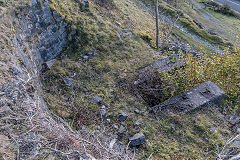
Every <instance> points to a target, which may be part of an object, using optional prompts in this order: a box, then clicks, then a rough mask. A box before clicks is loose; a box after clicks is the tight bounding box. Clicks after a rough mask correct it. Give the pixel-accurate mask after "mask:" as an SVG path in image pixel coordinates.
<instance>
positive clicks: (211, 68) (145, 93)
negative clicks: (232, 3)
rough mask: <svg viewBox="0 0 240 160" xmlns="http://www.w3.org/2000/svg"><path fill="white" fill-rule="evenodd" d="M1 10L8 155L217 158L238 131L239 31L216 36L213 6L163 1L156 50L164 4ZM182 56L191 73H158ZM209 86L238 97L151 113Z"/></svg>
mask: <svg viewBox="0 0 240 160" xmlns="http://www.w3.org/2000/svg"><path fill="white" fill-rule="evenodd" d="M196 3H197V2H196ZM0 4H1V5H2V6H1V8H0V11H1V15H0V18H1V19H0V24H1V25H0V27H1V30H0V37H1V39H0V42H1V44H0V49H1V54H0V78H1V79H0V86H1V87H0V96H1V99H0V107H1V112H0V117H1V120H0V122H1V130H0V143H4V144H6V145H3V146H1V147H0V153H1V154H0V158H2V157H3V158H6V159H14V158H16V159H94V158H96V159H147V158H149V159H150V158H152V159H216V157H217V156H218V155H221V153H220V152H221V151H222V149H224V145H225V142H226V141H227V140H228V139H229V138H230V137H232V136H233V135H235V134H237V128H238V127H240V126H239V124H238V121H239V118H238V117H239V109H238V108H239V101H240V94H239V93H240V90H239V85H240V83H239V82H240V81H239V76H238V75H239V72H240V71H239V68H240V67H239V58H240V56H239V53H240V51H239V48H238V47H234V46H233V45H232V44H230V43H229V42H228V41H227V39H228V38H229V37H230V38H232V39H231V41H233V40H235V37H231V36H230V35H231V34H225V32H224V33H220V32H219V33H220V34H217V35H212V34H210V32H208V31H207V30H206V28H210V27H209V26H211V27H214V26H215V25H216V24H215V23H212V24H211V23H209V19H204V18H203V17H204V16H203V15H202V14H201V13H200V12H204V13H205V11H203V10H202V8H198V9H195V10H191V9H190V8H189V6H190V4H188V3H182V5H181V8H180V9H177V8H176V7H174V5H172V4H168V3H166V2H161V3H160V6H159V7H160V9H161V10H162V11H164V13H161V16H160V17H161V23H160V42H161V50H156V49H155V48H154V46H155V42H154V40H155V32H156V31H155V18H154V12H153V9H152V8H154V4H153V1H152V0H144V1H139V0H110V1H106V0H89V1H85V0H83V1H82V0H64V1H63V0H49V1H47V0H39V1H37V0H31V1H27V0H26V1H25V0H22V1H19V2H15V1H8V2H5V1H4V2H1V0H0ZM197 4H198V3H197ZM199 5H200V4H199ZM207 11H208V12H211V10H207ZM211 13H212V14H213V15H215V16H216V18H217V19H218V18H219V17H218V16H220V15H221V14H219V13H215V12H211ZM175 15H179V19H178V21H176V22H175V20H176V19H175V18H176V17H175ZM193 15H197V16H196V17H197V18H196V17H195V19H194V16H193ZM164 17H165V18H164ZM223 17H224V18H225V20H229V19H230V18H229V17H228V16H223ZM231 18H232V17H231ZM215 20H216V19H215ZM225 20H224V21H223V23H225V22H226V21H225ZM196 21H197V22H198V21H199V22H200V23H201V24H203V26H206V27H205V28H201V27H199V24H198V23H197V22H196ZM216 21H217V20H216ZM173 23H174V24H173ZM226 23H227V22H226ZM236 23H238V21H236ZM228 25H231V24H228ZM224 26H225V27H227V25H224ZM229 30H230V31H232V32H233V33H232V34H237V33H239V31H238V30H236V28H235V27H234V26H232V28H231V29H229ZM169 35H171V36H169ZM168 36H169V37H170V38H169V39H168V40H166V38H168ZM204 45H205V47H206V48H207V49H206V50H205V49H204ZM218 45H219V46H220V49H218V47H217V46H218ZM227 46H230V49H226V50H223V49H224V47H227ZM197 47H200V48H197ZM215 49H216V50H215ZM181 50H182V51H181ZM214 50H215V51H221V52H220V53H221V55H220V54H219V53H214V52H213V51H214ZM188 52H190V53H191V54H188ZM182 53H184V54H183V55H184V56H182ZM176 55H179V57H180V58H182V59H183V60H184V61H185V63H184V67H181V68H177V69H175V70H173V71H172V72H167V73H163V72H162V70H161V69H162V68H157V69H156V68H154V67H153V68H151V67H149V66H151V64H153V63H154V62H159V61H161V60H162V59H165V58H166V57H167V56H168V57H169V61H170V62H169V64H172V63H173V64H174V63H175V62H176V61H178V59H176ZM193 55H195V56H193ZM177 57H178V56H177ZM154 64H155V63H154ZM181 65H182V64H180V66H181ZM146 67H147V68H146ZM149 68H150V69H149ZM139 79H140V80H141V79H143V80H146V83H140V85H139V81H140V80H139ZM209 80H211V81H213V82H215V83H216V84H217V85H219V86H220V87H221V88H222V89H223V90H224V91H225V92H226V94H227V98H226V99H225V101H224V103H223V105H222V106H220V107H216V106H212V107H209V108H204V109H200V110H196V111H194V112H190V113H187V114H181V113H176V112H174V113H173V112H170V113H168V112H166V113H165V112H164V113H160V114H159V115H154V114H150V113H149V108H150V107H152V106H154V105H157V104H159V103H161V102H163V101H165V100H166V99H168V98H170V97H173V96H175V95H177V94H180V93H183V92H184V91H187V90H189V89H191V88H193V87H195V86H197V85H199V84H201V83H203V82H205V81H209ZM121 116H122V117H126V120H125V118H124V120H121ZM121 121H122V122H121ZM136 133H143V134H144V136H145V139H146V143H144V144H143V145H140V146H139V147H137V148H135V147H132V146H129V138H130V137H132V136H133V135H135V134H136ZM14 146H17V147H14ZM9 148H10V149H9ZM234 151H235V152H236V153H237V151H238V150H237V149H235V150H234ZM236 153H234V154H236ZM93 157H94V158H93ZM227 158H229V157H227Z"/></svg>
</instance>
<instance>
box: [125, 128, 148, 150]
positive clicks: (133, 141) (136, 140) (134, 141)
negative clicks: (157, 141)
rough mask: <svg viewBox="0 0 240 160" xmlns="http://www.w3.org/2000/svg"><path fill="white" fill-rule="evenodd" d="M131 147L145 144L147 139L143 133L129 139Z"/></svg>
mask: <svg viewBox="0 0 240 160" xmlns="http://www.w3.org/2000/svg"><path fill="white" fill-rule="evenodd" d="M129 141H130V143H129V145H130V146H132V147H136V146H139V145H142V144H144V143H145V141H146V138H145V136H144V134H143V133H142V132H140V133H137V134H135V135H134V136H133V137H130V138H129Z"/></svg>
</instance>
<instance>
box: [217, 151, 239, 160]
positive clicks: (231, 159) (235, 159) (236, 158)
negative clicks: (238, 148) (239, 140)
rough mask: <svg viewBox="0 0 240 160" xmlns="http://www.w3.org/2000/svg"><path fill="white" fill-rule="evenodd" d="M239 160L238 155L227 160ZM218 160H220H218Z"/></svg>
mask: <svg viewBox="0 0 240 160" xmlns="http://www.w3.org/2000/svg"><path fill="white" fill-rule="evenodd" d="M239 159H240V153H239V154H237V155H235V156H233V157H231V158H230V159H229V160H239ZM219 160H220V159H219Z"/></svg>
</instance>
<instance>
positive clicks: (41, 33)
mask: <svg viewBox="0 0 240 160" xmlns="http://www.w3.org/2000/svg"><path fill="white" fill-rule="evenodd" d="M18 17H19V18H18V22H19V27H17V28H16V36H15V38H14V44H15V45H16V49H17V52H18V53H20V54H21V56H22V57H21V59H22V61H23V63H24V64H25V65H26V67H27V68H37V70H40V69H41V64H42V63H43V62H46V61H49V60H51V59H53V58H55V57H56V56H57V55H59V54H60V53H61V51H62V50H63V48H64V47H65V46H66V45H67V43H68V39H69V40H71V39H72V38H71V36H72V35H73V34H74V33H75V31H72V32H71V29H70V28H71V26H69V25H68V24H67V23H66V22H65V21H64V17H61V16H60V15H59V14H58V13H57V11H52V10H51V9H50V7H49V2H48V1H46V0H44V1H42V2H41V3H40V2H37V1H36V0H31V4H30V6H29V7H28V8H26V9H25V10H24V11H23V12H22V13H19V15H18ZM26 47H27V49H28V51H29V54H30V55H26ZM29 57H31V58H32V60H33V61H31V60H30V59H29ZM32 62H34V63H33V64H31V63H32Z"/></svg>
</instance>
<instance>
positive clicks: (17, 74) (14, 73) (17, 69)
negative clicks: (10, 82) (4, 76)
mask: <svg viewBox="0 0 240 160" xmlns="http://www.w3.org/2000/svg"><path fill="white" fill-rule="evenodd" d="M12 73H13V75H16V76H19V75H21V74H22V73H21V72H20V69H19V68H18V67H17V66H13V68H12Z"/></svg>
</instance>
